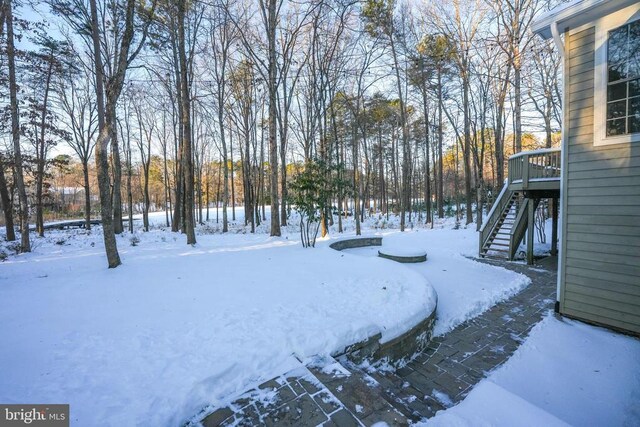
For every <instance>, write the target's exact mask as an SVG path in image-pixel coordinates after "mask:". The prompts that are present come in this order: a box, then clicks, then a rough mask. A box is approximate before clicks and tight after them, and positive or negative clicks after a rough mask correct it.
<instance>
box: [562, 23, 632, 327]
mask: <svg viewBox="0 0 640 427" xmlns="http://www.w3.org/2000/svg"><path fill="white" fill-rule="evenodd" d="M565 41H566V49H567V52H568V54H567V56H566V58H565V73H566V74H565V75H566V76H568V78H567V81H566V82H565V103H566V105H565V114H564V119H565V141H564V147H563V149H564V150H565V157H566V158H565V163H564V165H563V168H564V170H563V173H564V174H565V177H564V180H563V196H562V197H563V212H562V219H563V227H562V248H561V250H562V255H561V256H562V259H561V263H562V266H561V272H560V274H561V276H560V292H559V299H560V310H561V312H562V313H564V314H566V315H569V316H573V317H576V318H580V319H584V320H587V321H590V322H595V323H598V324H602V325H607V326H611V327H615V328H620V329H624V330H627V331H631V332H634V333H640V144H638V143H636V144H634V143H631V144H629V143H627V144H615V145H608V146H594V105H593V103H594V90H595V87H594V72H595V71H594V48H595V29H594V28H593V27H591V28H588V29H586V30H583V31H580V32H577V33H576V34H567V35H566V38H565Z"/></svg>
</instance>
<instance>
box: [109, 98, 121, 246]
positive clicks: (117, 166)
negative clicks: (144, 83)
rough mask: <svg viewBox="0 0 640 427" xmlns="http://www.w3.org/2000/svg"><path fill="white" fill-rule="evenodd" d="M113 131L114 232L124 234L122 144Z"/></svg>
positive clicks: (112, 128) (114, 114) (112, 126)
mask: <svg viewBox="0 0 640 427" xmlns="http://www.w3.org/2000/svg"><path fill="white" fill-rule="evenodd" d="M113 109H114V111H113V113H112V117H113V120H115V119H116V113H115V105H114V106H113ZM109 127H110V129H111V158H112V163H113V231H114V233H116V234H122V232H123V231H124V228H123V223H122V163H121V161H120V144H119V143H118V134H117V132H116V127H115V126H114V125H111V126H109Z"/></svg>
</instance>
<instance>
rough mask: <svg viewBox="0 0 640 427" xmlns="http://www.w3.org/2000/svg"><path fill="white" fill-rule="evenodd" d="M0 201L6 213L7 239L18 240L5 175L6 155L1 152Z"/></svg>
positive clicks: (10, 240)
mask: <svg viewBox="0 0 640 427" xmlns="http://www.w3.org/2000/svg"><path fill="white" fill-rule="evenodd" d="M0 202H2V212H3V213H4V224H5V229H6V230H7V231H6V233H7V236H6V237H7V241H9V242H13V241H14V240H16V231H15V229H14V225H13V205H12V203H11V198H10V197H9V190H8V188H7V179H6V177H5V176H4V157H3V156H2V153H0Z"/></svg>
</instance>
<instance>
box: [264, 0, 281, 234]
mask: <svg viewBox="0 0 640 427" xmlns="http://www.w3.org/2000/svg"><path fill="white" fill-rule="evenodd" d="M276 6H277V0H269V3H268V11H267V20H268V22H267V37H268V39H269V60H268V68H269V82H268V90H269V169H270V172H271V179H270V190H271V191H270V193H271V194H270V197H271V236H280V217H279V215H278V141H277V139H276V137H277V135H276V133H277V123H276V120H277V115H278V109H277V105H276V102H278V94H277V92H276V90H277V82H276V77H277V76H276V72H277V66H278V64H277V60H276V25H277V15H276Z"/></svg>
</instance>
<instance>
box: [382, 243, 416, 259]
mask: <svg viewBox="0 0 640 427" xmlns="http://www.w3.org/2000/svg"><path fill="white" fill-rule="evenodd" d="M378 252H380V253H381V254H384V255H390V256H399V257H419V256H425V255H426V254H427V251H425V250H424V249H419V248H411V247H409V248H407V247H403V246H393V247H390V246H387V245H385V246H384V247H383V248H381V249H379V250H378Z"/></svg>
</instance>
